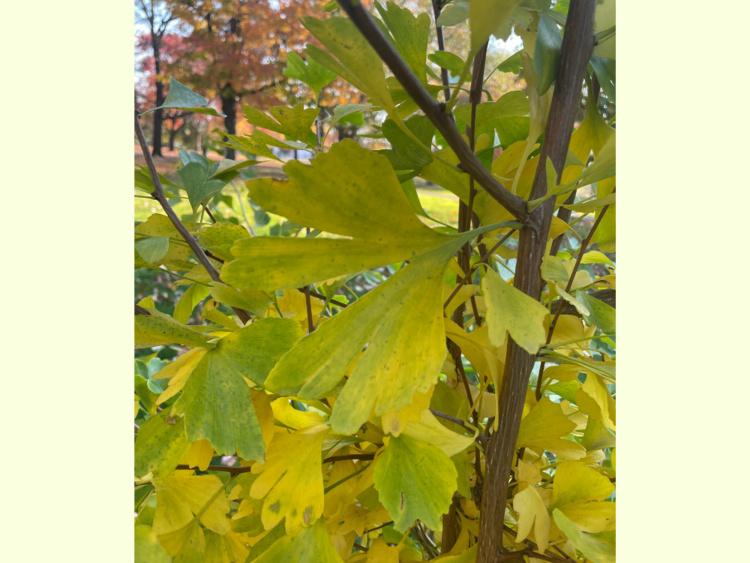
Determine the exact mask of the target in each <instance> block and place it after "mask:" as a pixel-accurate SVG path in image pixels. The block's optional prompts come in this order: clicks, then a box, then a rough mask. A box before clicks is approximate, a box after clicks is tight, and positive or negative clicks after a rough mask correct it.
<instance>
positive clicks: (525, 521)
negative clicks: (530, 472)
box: [513, 487, 551, 553]
mask: <svg viewBox="0 0 750 563" xmlns="http://www.w3.org/2000/svg"><path fill="white" fill-rule="evenodd" d="M513 510H515V511H516V512H518V531H517V534H516V542H517V543H520V542H522V541H523V540H525V539H526V538H527V537H529V534H530V533H531V528H532V526H533V528H534V539H535V541H536V543H537V545H538V546H539V550H540V551H541V552H542V553H544V550H545V549H547V545H548V544H549V532H550V523H551V519H550V516H549V512H547V507H546V505H545V504H544V500H543V499H542V497H541V496H540V494H539V490H538V489H537V488H536V487H526V488H525V489H524V490H522V491H521V492H519V493H516V496H514V497H513Z"/></svg>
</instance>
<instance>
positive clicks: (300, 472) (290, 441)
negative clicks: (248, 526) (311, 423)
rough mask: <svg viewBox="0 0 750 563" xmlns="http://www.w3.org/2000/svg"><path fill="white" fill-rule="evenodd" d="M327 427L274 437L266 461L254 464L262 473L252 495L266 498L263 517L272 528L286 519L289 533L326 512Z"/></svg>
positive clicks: (265, 524) (284, 433)
mask: <svg viewBox="0 0 750 563" xmlns="http://www.w3.org/2000/svg"><path fill="white" fill-rule="evenodd" d="M326 429H327V427H326V426H316V427H313V428H309V429H307V430H301V431H299V432H295V433H288V432H286V431H282V432H280V433H278V434H277V435H276V436H274V438H273V440H272V442H271V445H270V447H269V450H268V455H267V458H266V462H265V463H264V464H263V465H262V466H255V467H253V473H257V472H260V475H259V476H258V478H257V479H256V480H255V481H254V482H253V485H252V487H251V488H250V496H251V497H252V498H256V499H261V498H265V500H264V501H263V510H262V513H261V519H262V521H263V527H264V528H266V529H267V530H270V529H271V528H273V527H274V526H276V524H278V523H279V522H281V520H282V519H284V518H286V520H285V523H284V526H285V528H286V532H287V534H295V533H296V532H297V531H298V530H299V529H300V528H303V527H307V526H310V525H312V524H313V523H314V522H315V521H316V520H317V519H318V518H320V516H321V514H323V471H322V458H321V453H320V450H321V445H322V443H323V440H324V439H325V437H326V434H327V432H326Z"/></svg>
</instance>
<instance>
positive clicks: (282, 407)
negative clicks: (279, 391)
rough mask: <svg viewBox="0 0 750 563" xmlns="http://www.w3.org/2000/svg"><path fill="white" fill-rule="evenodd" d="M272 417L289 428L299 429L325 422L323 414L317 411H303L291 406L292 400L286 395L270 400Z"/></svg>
mask: <svg viewBox="0 0 750 563" xmlns="http://www.w3.org/2000/svg"><path fill="white" fill-rule="evenodd" d="M271 409H273V417H274V418H275V419H276V420H277V421H278V422H280V423H281V424H283V425H284V426H287V427H289V428H293V429H294V430H300V429H304V428H310V427H311V426H317V425H319V424H321V423H323V422H325V418H324V417H323V415H322V414H321V413H319V412H317V411H311V410H307V411H303V410H299V409H297V408H294V407H293V406H292V400H291V399H288V398H286V397H279V398H278V399H276V400H274V401H272V402H271Z"/></svg>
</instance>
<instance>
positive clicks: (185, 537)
mask: <svg viewBox="0 0 750 563" xmlns="http://www.w3.org/2000/svg"><path fill="white" fill-rule="evenodd" d="M159 543H161V545H162V546H164V549H165V550H166V551H167V552H168V553H169V554H171V555H175V556H179V557H177V558H176V561H180V562H182V561H196V562H197V561H202V560H203V553H204V552H205V550H206V534H205V532H204V531H203V527H202V526H201V525H200V524H199V523H198V521H197V520H191V521H190V522H189V523H188V524H187V525H185V526H184V527H182V528H180V529H177V530H173V531H171V532H167V533H164V534H161V535H160V536H159Z"/></svg>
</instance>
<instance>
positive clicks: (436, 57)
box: [427, 51, 465, 76]
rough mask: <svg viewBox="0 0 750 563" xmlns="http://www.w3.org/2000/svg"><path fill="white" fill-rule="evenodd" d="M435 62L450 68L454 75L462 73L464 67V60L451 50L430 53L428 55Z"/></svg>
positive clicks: (447, 68)
mask: <svg viewBox="0 0 750 563" xmlns="http://www.w3.org/2000/svg"><path fill="white" fill-rule="evenodd" d="M427 58H428V59H430V60H431V61H432V62H433V63H435V64H436V65H438V66H441V67H443V68H444V69H446V70H448V71H449V72H450V73H451V74H452V75H453V76H458V75H460V74H461V70H463V68H464V64H465V63H464V60H463V59H462V58H461V57H459V56H458V55H455V54H453V53H451V52H449V51H438V52H436V53H430V55H429V56H428V57H427Z"/></svg>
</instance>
